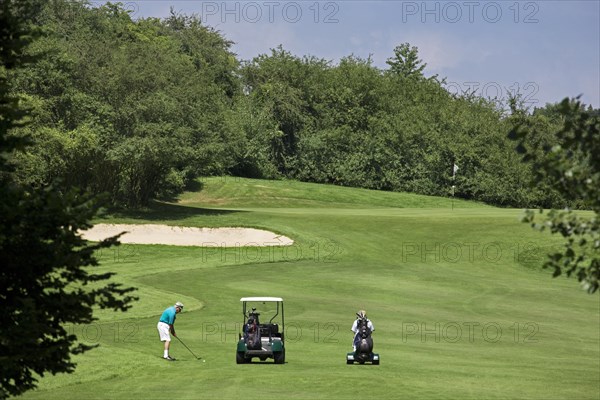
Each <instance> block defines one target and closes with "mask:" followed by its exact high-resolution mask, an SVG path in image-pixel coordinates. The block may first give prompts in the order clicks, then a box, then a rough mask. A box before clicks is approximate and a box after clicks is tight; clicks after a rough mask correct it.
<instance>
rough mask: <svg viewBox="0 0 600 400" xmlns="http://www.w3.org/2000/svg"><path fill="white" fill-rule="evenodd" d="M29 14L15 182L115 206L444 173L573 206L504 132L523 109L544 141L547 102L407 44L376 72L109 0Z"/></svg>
mask: <svg viewBox="0 0 600 400" xmlns="http://www.w3.org/2000/svg"><path fill="white" fill-rule="evenodd" d="M36 19H37V20H36V21H35V24H36V25H38V26H41V27H42V29H43V31H44V32H45V34H44V35H43V37H42V38H40V40H38V41H37V42H36V43H35V44H33V45H32V46H30V47H29V48H28V52H29V53H30V55H31V56H36V57H40V61H39V62H37V63H35V64H32V65H29V66H27V67H25V68H22V69H19V70H17V71H14V72H11V76H10V82H11V90H12V91H13V93H14V94H15V95H17V96H19V97H20V98H21V101H22V102H23V104H25V105H26V106H27V107H28V108H29V109H30V110H31V123H30V124H29V125H28V126H27V127H26V128H23V129H18V130H15V131H14V132H15V133H14V134H15V135H20V136H27V137H29V138H30V139H31V140H32V141H33V143H34V144H33V146H32V147H31V148H30V149H29V151H28V152H26V153H21V154H18V155H17V156H16V160H15V162H16V163H17V164H18V165H19V168H18V180H19V181H20V182H21V183H24V184H30V185H42V186H43V185H46V184H48V183H49V182H52V181H54V180H59V181H60V182H61V184H62V185H64V187H66V188H68V187H73V186H76V187H80V188H82V189H86V190H89V191H91V192H92V193H108V194H109V197H110V200H111V202H112V203H113V204H115V205H119V206H124V207H138V206H143V205H145V204H147V203H148V202H149V201H150V200H151V199H154V198H159V199H165V198H167V199H168V198H173V197H174V196H176V195H177V194H178V193H180V192H181V191H183V190H184V189H185V187H186V186H187V185H188V184H189V183H190V182H192V181H193V180H194V179H195V178H197V177H198V176H206V175H214V174H233V175H237V176H245V177H257V178H268V179H279V178H290V179H298V180H302V181H307V182H318V183H331V184H337V185H344V186H354V187H363V188H369V189H379V190H389V191H408V192H414V193H421V194H428V195H438V196H447V195H449V193H450V187H451V185H452V184H454V185H456V195H457V196H458V197H462V198H465V199H473V200H478V201H483V202H486V203H489V204H494V205H499V206H515V207H563V206H564V205H565V204H567V203H569V204H571V203H572V202H573V201H572V199H567V198H565V197H564V196H562V195H561V194H560V193H559V192H557V191H556V190H554V189H553V188H552V186H551V185H550V184H549V181H547V180H544V179H541V180H540V179H539V177H537V176H535V175H534V174H533V171H532V167H533V164H532V163H530V162H529V163H528V162H520V157H519V155H518V154H517V153H516V152H515V151H514V147H515V144H514V142H512V141H511V140H510V139H509V138H507V132H509V131H510V130H511V129H512V127H514V126H515V125H516V124H521V123H522V122H523V120H524V119H525V120H527V123H529V124H531V125H532V126H535V127H536V132H540V133H539V134H538V135H536V137H531V138H528V140H531V141H534V142H535V143H536V145H539V144H541V145H542V146H538V147H540V148H541V147H543V145H547V146H552V145H554V144H556V143H555V142H556V140H558V139H557V138H556V137H555V135H553V134H552V132H555V131H557V130H558V129H559V126H560V124H561V117H560V115H559V114H558V113H557V112H556V110H555V109H556V105H548V106H546V107H544V108H541V109H537V110H534V111H533V112H524V111H523V107H521V105H520V104H519V98H518V97H515V98H512V99H511V104H508V105H507V104H500V103H499V102H497V101H494V100H493V99H484V98H481V97H478V96H475V95H474V94H473V93H461V94H456V93H450V92H449V91H448V90H447V89H446V88H445V86H444V84H445V81H444V79H441V78H439V77H438V76H429V77H427V76H426V73H427V70H426V64H425V63H423V62H422V61H421V60H420V59H419V57H418V49H417V48H416V47H411V46H410V45H409V44H408V43H403V44H400V45H399V46H397V47H396V48H395V49H393V51H392V52H391V54H390V57H389V59H388V61H387V66H388V67H387V68H384V69H381V68H377V67H376V66H374V65H373V62H372V60H371V59H369V58H367V59H363V58H360V57H357V56H354V55H349V56H347V57H344V58H342V59H341V60H339V62H337V63H333V62H331V61H328V60H325V59H321V58H317V57H314V56H296V55H293V54H291V53H290V52H289V51H286V50H285V49H283V48H282V47H281V46H280V47H278V48H275V49H272V50H271V52H270V53H269V54H262V55H259V56H257V57H255V58H253V59H252V60H239V59H238V58H237V57H236V55H235V54H234V53H233V52H232V50H231V45H232V43H231V42H230V41H229V40H227V39H226V38H225V37H224V36H223V34H221V33H220V32H218V31H216V30H215V29H213V28H210V27H208V26H204V25H203V24H202V23H201V21H200V19H199V17H197V16H193V15H192V16H186V15H179V14H176V13H174V12H172V13H171V15H170V16H169V17H167V18H164V19H158V18H141V19H136V20H134V19H132V18H131V15H130V14H129V12H128V11H127V10H125V9H123V8H122V6H121V5H120V4H118V3H117V4H111V3H107V4H105V5H102V6H100V7H92V6H91V5H90V4H88V3H86V2H85V1H81V2H73V1H67V0H52V1H49V2H47V3H45V5H44V7H43V9H42V10H41V12H40V14H39V15H38V16H37V17H36ZM454 164H456V165H458V166H459V168H460V169H459V173H458V174H457V176H456V180H455V181H453V180H452V167H453V165H454ZM533 179H536V180H537V181H536V182H535V185H532V184H531V183H532V180H533Z"/></svg>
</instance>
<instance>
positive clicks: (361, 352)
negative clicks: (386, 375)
mask: <svg viewBox="0 0 600 400" xmlns="http://www.w3.org/2000/svg"><path fill="white" fill-rule="evenodd" d="M357 328H358V332H357V333H356V336H354V346H355V348H356V350H355V357H356V359H370V358H371V355H372V353H373V338H372V337H371V328H369V321H368V320H367V319H366V318H360V319H359V320H358V324H357Z"/></svg>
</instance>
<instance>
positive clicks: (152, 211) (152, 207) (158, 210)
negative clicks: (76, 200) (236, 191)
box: [100, 201, 246, 221]
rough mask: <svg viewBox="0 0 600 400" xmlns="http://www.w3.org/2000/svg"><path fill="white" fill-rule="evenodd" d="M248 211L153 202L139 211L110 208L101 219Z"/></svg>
mask: <svg viewBox="0 0 600 400" xmlns="http://www.w3.org/2000/svg"><path fill="white" fill-rule="evenodd" d="M240 212H246V211H238V210H218V209H212V208H200V207H187V206H182V205H179V204H173V203H164V202H161V201H152V202H151V203H150V204H149V205H148V206H147V207H144V208H137V209H123V208H109V209H107V210H106V211H105V212H103V213H102V215H100V218H132V219H141V220H150V221H165V220H177V219H186V218H190V217H198V216H215V215H226V214H233V213H240Z"/></svg>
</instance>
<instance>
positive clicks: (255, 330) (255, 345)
mask: <svg viewBox="0 0 600 400" xmlns="http://www.w3.org/2000/svg"><path fill="white" fill-rule="evenodd" d="M258 316H259V313H257V312H256V310H255V309H252V311H251V312H250V313H248V322H246V324H245V325H244V341H245V342H246V346H247V348H248V350H260V349H261V347H262V345H261V342H260V323H259V321H258Z"/></svg>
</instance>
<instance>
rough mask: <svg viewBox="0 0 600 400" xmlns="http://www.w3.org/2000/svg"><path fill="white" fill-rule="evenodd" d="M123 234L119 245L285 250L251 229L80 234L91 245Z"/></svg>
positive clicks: (284, 240)
mask: <svg viewBox="0 0 600 400" xmlns="http://www.w3.org/2000/svg"><path fill="white" fill-rule="evenodd" d="M123 231H126V232H127V233H125V234H124V235H122V236H121V237H120V238H119V241H120V242H121V243H135V244H168V245H172V246H201V247H214V246H221V247H238V246H242V247H244V246H253V247H256V246H260V247H263V246H288V245H291V244H293V243H294V241H293V240H292V239H290V238H288V237H286V236H283V235H278V234H276V233H273V232H269V231H265V230H262V229H253V228H189V227H181V226H168V225H153V224H148V225H125V224H98V225H94V226H93V227H92V228H91V229H89V230H87V231H83V232H82V236H83V237H84V238H85V239H87V240H91V241H100V240H102V239H106V238H107V237H110V236H114V235H117V234H119V233H121V232H123Z"/></svg>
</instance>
